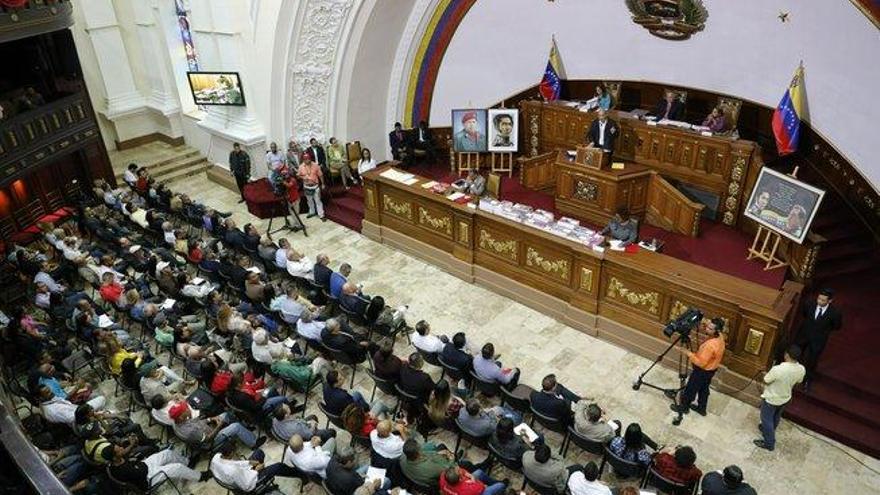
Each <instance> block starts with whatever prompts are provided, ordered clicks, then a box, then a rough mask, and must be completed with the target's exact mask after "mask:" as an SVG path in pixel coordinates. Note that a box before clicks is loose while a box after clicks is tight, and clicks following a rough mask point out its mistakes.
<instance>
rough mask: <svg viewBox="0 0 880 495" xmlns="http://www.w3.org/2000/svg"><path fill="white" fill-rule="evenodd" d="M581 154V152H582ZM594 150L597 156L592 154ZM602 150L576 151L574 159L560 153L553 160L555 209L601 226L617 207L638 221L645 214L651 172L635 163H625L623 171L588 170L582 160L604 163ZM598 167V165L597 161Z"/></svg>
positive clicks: (586, 149) (579, 149)
mask: <svg viewBox="0 0 880 495" xmlns="http://www.w3.org/2000/svg"><path fill="white" fill-rule="evenodd" d="M582 151H583V153H582ZM596 151H598V154H597V153H595V152H596ZM603 155H609V157H610V153H603V152H602V150H599V149H596V148H587V147H586V146H584V147H582V148H578V155H577V156H576V157H575V159H574V160H571V159H569V158H568V156H567V155H566V154H565V152H562V151H560V152H559V153H558V155H557V158H556V209H557V210H559V212H560V213H562V214H564V215H568V216H572V217H575V218H583V219H586V220H588V221H590V222H593V223H595V224H597V225H605V224H606V223H608V220H610V219H611V217H612V216H614V213H615V212H616V211H617V209H618V208H620V207H621V206H625V207H626V208H627V209H628V210H629V212H630V214H632V215H633V216H635V217H638V218H641V217H642V216H643V215H644V213H645V208H646V204H647V198H648V185H649V183H650V180H651V169H650V168H649V167H646V166H645V165H639V164H637V163H627V164H626V167H625V168H624V169H623V170H612V169H610V168H604V169H603V168H591V167H588V166H586V164H585V162H580V163H579V162H578V158H579V157H582V158H584V159H585V160H586V159H587V158H588V157H591V158H592V159H593V160H594V163H596V162H595V160H604V159H605V158H602V157H603ZM599 163H600V164H601V162H599Z"/></svg>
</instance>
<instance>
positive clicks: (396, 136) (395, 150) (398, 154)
mask: <svg viewBox="0 0 880 495" xmlns="http://www.w3.org/2000/svg"><path fill="white" fill-rule="evenodd" d="M388 144H389V145H391V156H392V157H393V158H394V159H395V160H397V161H400V162H403V165H404V166H407V165H409V160H410V158H411V156H410V155H411V153H410V143H409V138H408V137H407V135H406V132H405V131H404V130H403V126H401V125H400V122H395V123H394V130H393V131H391V132H390V133H388Z"/></svg>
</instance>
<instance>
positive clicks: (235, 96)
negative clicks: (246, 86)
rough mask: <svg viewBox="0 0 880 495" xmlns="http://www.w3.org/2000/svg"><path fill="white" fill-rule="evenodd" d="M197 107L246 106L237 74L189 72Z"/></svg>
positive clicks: (190, 85) (190, 84)
mask: <svg viewBox="0 0 880 495" xmlns="http://www.w3.org/2000/svg"><path fill="white" fill-rule="evenodd" d="M186 76H187V79H189V87H190V89H191V90H192V95H193V100H194V101H195V103H196V105H230V106H240V107H243V106H244V93H243V92H242V89H241V78H239V77H238V73H237V72H187V73H186Z"/></svg>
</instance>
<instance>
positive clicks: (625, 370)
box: [174, 177, 880, 495]
mask: <svg viewBox="0 0 880 495" xmlns="http://www.w3.org/2000/svg"><path fill="white" fill-rule="evenodd" d="M174 189H175V190H177V191H180V192H185V193H187V194H189V195H190V196H191V197H193V198H196V199H198V200H200V201H202V202H204V203H206V204H209V205H212V206H214V207H216V208H217V209H219V210H228V211H232V212H233V217H232V218H234V219H235V220H236V221H237V222H238V223H239V225H243V224H245V223H248V222H252V223H255V224H256V225H257V226H258V228H260V229H262V228H263V227H264V225H263V224H264V223H266V222H263V221H260V220H258V219H255V218H253V217H251V216H250V215H249V214H248V213H247V212H246V210H245V208H244V205H242V204H238V203H237V199H238V198H237V196H236V195H235V194H234V193H233V192H231V191H229V190H227V189H224V188H222V187H219V186H217V185H216V184H213V183H210V182H208V181H207V180H206V179H205V178H204V177H193V178H189V179H186V180H184V181H181V182H180V183H178V184H175V187H174ZM306 223H307V226H308V227H309V237H308V238H306V237H303V235H302V234H301V233H299V234H291V235H288V236H287V237H288V239H290V240H291V242H292V243H293V245H294V247H295V248H296V249H298V250H300V251H301V252H304V253H306V255H307V256H310V257H312V256H315V255H316V254H318V253H320V252H326V253H328V254H329V255H330V256H331V266H332V267H333V268H336V267H338V266H339V263H341V262H348V263H350V264H351V265H352V266H353V267H354V269H353V272H352V275H351V279H352V280H353V281H356V282H363V283H364V291H365V292H367V293H371V294H382V295H383V296H384V297H385V299H386V301H388V302H389V303H390V304H392V305H395V306H396V305H400V304H408V305H409V307H410V312H409V314H408V316H407V320H409V321H410V322H411V323H414V322H415V321H418V320H419V319H426V320H428V321H430V322H431V325H432V328H434V329H435V332H437V333H444V334H449V335H451V334H452V333H454V332H456V331H460V330H461V331H465V332H467V334H468V336H469V337H470V339H471V340H472V341H474V342H476V343H478V344H482V343H483V342H486V341H491V342H493V343H494V344H495V346H496V349H497V351H498V352H499V353H500V354H502V356H503V358H502V359H503V361H504V363H505V365H508V366H518V367H520V368H522V369H523V379H522V381H523V382H524V383H527V384H529V385H532V386H538V385H539V384H540V380H541V378H542V377H543V376H544V375H545V374H546V373H549V372H554V373H556V375H557V377H558V378H559V380H560V381H561V382H562V383H564V384H565V385H566V386H568V387H569V388H572V389H573V390H575V391H576V392H578V393H580V394H582V395H584V396H589V397H594V398H595V399H596V401H597V402H598V403H599V404H600V405H601V406H602V407H603V408H604V409H605V410H606V411H607V412H608V415H609V416H610V417H612V418H617V419H620V420H621V421H622V422H623V423H624V425H626V424H628V423H629V422H633V421H637V422H639V423H641V425H642V428H643V429H644V430H645V431H646V432H647V433H648V434H650V435H651V437H652V438H654V439H656V440H657V442H658V443H660V444H666V445H669V446H674V445H679V444H682V445H683V444H687V445H691V446H692V447H693V448H694V449H695V451H696V452H697V457H698V459H697V465H698V466H699V467H700V468H701V469H703V471H704V472H705V471H712V470H720V469H722V468H723V467H724V466H726V465H728V464H737V465H739V466H740V467H741V468H742V469H743V471H744V473H745V475H746V479H747V481H748V482H749V483H751V484H752V485H753V486H754V487H755V488H756V489H757V490H758V493H761V494H762V495H774V494H780V495H783V494H785V495H788V494H791V493H797V494H819V493H835V494H836V493H841V494H843V493H847V494H863V493H864V494H867V493H877V490H878V488H877V487H880V474H878V472H877V470H878V469H880V461H878V460H876V459H872V458H869V457H867V456H865V455H863V454H860V453H858V452H855V451H853V450H851V449H849V448H847V447H843V446H840V445H839V444H837V443H836V442H833V441H829V440H827V439H825V438H823V437H819V436H818V435H815V434H814V433H812V432H808V431H804V430H802V429H800V428H798V427H796V426H795V425H793V424H792V423H790V422H788V421H783V423H782V424H781V426H780V428H779V431H778V446H777V449H776V451H775V452H772V453H770V452H766V451H764V450H760V449H757V448H755V447H754V446H753V445H752V439H753V438H756V437H757V429H756V425H757V423H758V421H759V419H758V411H757V409H755V408H753V407H751V406H749V405H747V404H745V403H743V402H740V401H739V400H736V399H733V398H731V397H729V396H726V395H723V394H720V393H714V394H713V395H712V397H711V398H710V401H709V414H708V416H706V417H700V416H697V415H693V414H692V415H689V416H687V417H686V418H685V420H684V422H683V423H682V425H681V426H678V427H676V426H673V425H671V424H670V421H671V420H672V417H673V414H672V413H671V412H670V411H669V409H668V401H667V400H666V399H665V398H664V397H663V396H662V395H661V394H660V393H658V392H655V391H652V390H648V389H645V388H643V389H642V390H640V391H633V390H632V388H631V386H630V385H631V383H632V381H633V380H634V379H635V377H636V376H637V375H638V374H639V373H640V372H641V371H642V370H644V369H645V368H646V367H647V366H648V365H649V364H650V362H649V361H648V360H647V359H645V358H642V357H640V356H637V355H635V354H632V353H629V352H627V351H625V350H623V349H620V348H618V347H615V346H613V345H611V344H608V343H606V342H602V341H599V340H597V339H595V338H592V337H590V336H587V335H584V334H582V333H580V332H578V331H576V330H574V329H572V328H569V327H567V326H565V325H563V324H561V323H559V322H557V321H555V320H553V319H551V318H548V317H546V316H544V315H542V314H540V313H537V312H535V311H533V310H531V309H529V308H527V307H525V306H523V305H521V304H518V303H515V302H513V301H511V300H509V299H506V298H504V297H501V296H499V295H496V294H494V293H492V292H489V291H488V290H485V289H482V288H479V287H476V286H474V285H471V284H468V283H466V282H463V281H461V280H460V279H458V278H455V277H453V276H451V275H448V274H446V273H444V272H442V271H440V270H439V269H437V268H435V267H434V266H431V265H429V264H426V263H424V262H422V261H419V260H417V259H414V258H411V257H409V256H407V255H404V254H402V253H400V252H397V251H395V250H393V249H391V248H389V247H387V246H384V245H381V244H378V243H376V242H373V241H371V240H369V239H367V238H365V237H363V236H361V235H360V234H357V233H355V232H352V231H350V230H347V229H345V228H343V227H341V226H338V225H336V224H333V223H331V222H327V223H321V222H320V221H318V220H317V219H309V220H307V221H306ZM411 351H412V349H407V345H406V342H405V340H403V341H402V342H400V341H399V342H398V348H397V351H396V352H397V354H398V355H400V356H405V355H407V354H409V352H411ZM428 368H431V367H430V365H428ZM428 371H430V372H432V374H433V375H434V376H435V378H436V377H439V370H438V369H430V370H428ZM651 378H652V380H653V381H656V382H659V383H661V384H668V385H670V386H671V385H672V384H673V383H674V381H675V380H676V378H675V374H674V373H673V372H671V371H670V370H665V369H664V370H657V371H652V377H651ZM356 387H357V388H360V389H362V390H366V392H367V396H369V395H368V394H369V391H370V389H371V387H372V383H371V382H370V380H369V379H368V377H367V376H366V374H365V373H363V372H360V373H358V375H357V383H356ZM378 394H379V395H380V396H381V392H379V393H378ZM319 416H320V414H319ZM346 438H347V437H346ZM442 439H443V438H442V437H441V440H442ZM445 441H446V442H448V443H454V440H453V439H451V437H446V438H445ZM548 441H549V443H550V445H551V446H554V445H555V446H558V445H559V442H560V438H559V437H558V436H556V435H554V434H549V435H548ZM268 445H269V447H268V449H267V453H268V455H269V458H268V461H269V462H276V461H279V460H280V457H281V446H279V445H278V444H277V443H275V442H270V443H269V444H268ZM574 451H575V449H572V452H570V453H569V459H568V460H569V462H575V461H577V462H584V461H585V460H587V457H585V456H580V457H578V456H577V455H575V454H574ZM485 455H486V453H485V452H482V451H479V450H472V451H470V452H468V456H469V457H470V458H471V459H472V460H482V459H483V458H484V457H485ZM851 456H852V457H851ZM860 462H863V463H865V464H866V465H867V466H870V469H869V468H866V467H865V466H863V465H862V464H860ZM508 475H509V473H507V474H504V476H508ZM606 477H607V475H606ZM514 479H515V480H521V478H514ZM280 485H281V487H282V490H283V491H284V492H285V493H289V492H290V490H293V487H294V486H296V487H297V489H298V486H297V483H296V482H290V481H287V480H282V481H280ZM516 486H517V487H518V486H519V485H518V484H516ZM872 487H873V488H872ZM190 488H191V489H193V490H192V491H194V492H195V493H222V490H221V489H220V488H219V487H218V486H217V485H216V484H214V483H213V482H210V483H207V484H200V485H199V486H192V487H190ZM311 488H312V490H311V492H312V493H320V490H318V489H316V488H317V487H311Z"/></svg>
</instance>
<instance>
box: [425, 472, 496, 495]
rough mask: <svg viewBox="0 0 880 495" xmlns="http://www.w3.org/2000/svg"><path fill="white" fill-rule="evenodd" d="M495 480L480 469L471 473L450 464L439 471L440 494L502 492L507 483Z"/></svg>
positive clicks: (489, 493)
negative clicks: (444, 469)
mask: <svg viewBox="0 0 880 495" xmlns="http://www.w3.org/2000/svg"><path fill="white" fill-rule="evenodd" d="M506 481H507V480H505V481H495V480H493V479H492V478H490V477H489V475H487V474H486V473H484V472H483V470H482V469H477V470H476V471H474V472H473V473H469V472H467V471H466V470H465V469H464V468H462V467H459V466H452V467H450V468H449V469H447V470H446V471H443V472H442V473H440V493H441V494H442V495H481V494H482V495H495V494H498V493H504V490H506V489H507V485H508V483H506Z"/></svg>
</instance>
